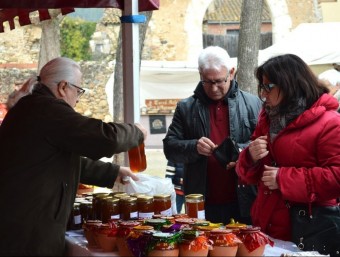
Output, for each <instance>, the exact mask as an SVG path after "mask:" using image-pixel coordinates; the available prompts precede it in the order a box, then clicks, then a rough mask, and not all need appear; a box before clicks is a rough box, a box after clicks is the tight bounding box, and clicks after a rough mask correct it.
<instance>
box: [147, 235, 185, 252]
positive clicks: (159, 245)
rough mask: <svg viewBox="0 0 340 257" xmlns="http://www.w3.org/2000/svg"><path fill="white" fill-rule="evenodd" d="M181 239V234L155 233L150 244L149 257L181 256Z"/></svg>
mask: <svg viewBox="0 0 340 257" xmlns="http://www.w3.org/2000/svg"><path fill="white" fill-rule="evenodd" d="M179 237H180V234H179V233H163V232H157V233H154V234H153V235H152V240H151V243H150V245H151V247H150V248H151V251H150V252H149V253H148V257H159V256H171V257H177V256H178V255H179V248H178V242H179Z"/></svg>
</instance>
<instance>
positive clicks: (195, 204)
mask: <svg viewBox="0 0 340 257" xmlns="http://www.w3.org/2000/svg"><path fill="white" fill-rule="evenodd" d="M185 212H186V213H187V214H188V216H189V217H190V218H198V219H205V209H204V199H203V195H201V194H190V195H186V196H185Z"/></svg>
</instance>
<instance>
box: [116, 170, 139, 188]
mask: <svg viewBox="0 0 340 257" xmlns="http://www.w3.org/2000/svg"><path fill="white" fill-rule="evenodd" d="M128 177H130V178H132V179H133V180H134V181H138V180H139V178H138V177H137V176H136V174H135V173H133V172H132V171H131V170H130V168H129V167H124V166H120V168H119V173H118V176H117V179H116V181H117V182H119V183H122V184H124V185H125V184H128V183H129V178H128Z"/></svg>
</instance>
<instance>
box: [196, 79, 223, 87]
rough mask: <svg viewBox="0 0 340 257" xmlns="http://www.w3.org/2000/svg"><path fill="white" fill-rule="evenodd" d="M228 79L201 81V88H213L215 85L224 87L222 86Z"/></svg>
mask: <svg viewBox="0 0 340 257" xmlns="http://www.w3.org/2000/svg"><path fill="white" fill-rule="evenodd" d="M228 78H229V76H228V77H226V78H225V79H218V80H215V81H213V80H201V82H202V84H203V86H213V85H216V86H217V87H221V86H224V84H225V83H226V82H227V81H228Z"/></svg>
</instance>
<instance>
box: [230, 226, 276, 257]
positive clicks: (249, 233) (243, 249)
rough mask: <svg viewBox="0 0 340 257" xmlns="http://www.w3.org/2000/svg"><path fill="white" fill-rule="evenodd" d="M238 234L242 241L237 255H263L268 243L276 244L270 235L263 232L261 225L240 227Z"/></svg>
mask: <svg viewBox="0 0 340 257" xmlns="http://www.w3.org/2000/svg"><path fill="white" fill-rule="evenodd" d="M237 236H238V238H240V240H241V241H242V243H241V244H240V245H239V248H238V250H237V254H236V256H262V255H263V253H264V248H265V246H266V244H269V245H271V246H273V245H274V242H273V241H272V240H271V239H270V238H269V237H268V235H266V234H264V233H263V232H261V230H260V227H252V226H247V227H246V228H240V230H239V232H238V234H237Z"/></svg>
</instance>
